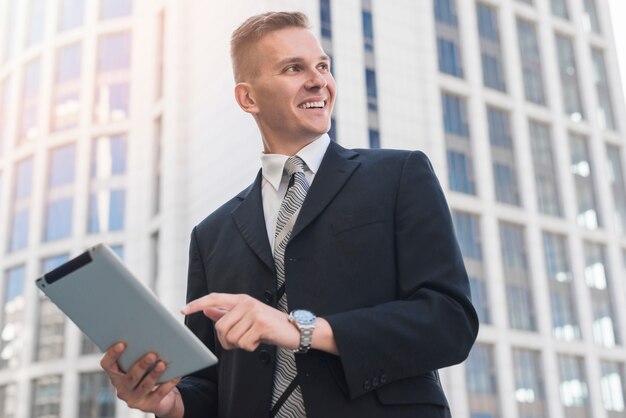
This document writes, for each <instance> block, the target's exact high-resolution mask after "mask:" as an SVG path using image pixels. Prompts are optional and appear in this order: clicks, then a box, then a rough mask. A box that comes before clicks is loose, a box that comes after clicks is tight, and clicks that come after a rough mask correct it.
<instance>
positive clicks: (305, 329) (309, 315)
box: [289, 309, 317, 354]
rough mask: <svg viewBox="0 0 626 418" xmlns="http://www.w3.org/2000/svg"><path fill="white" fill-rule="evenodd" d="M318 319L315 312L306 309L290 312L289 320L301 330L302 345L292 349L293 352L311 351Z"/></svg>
mask: <svg viewBox="0 0 626 418" xmlns="http://www.w3.org/2000/svg"><path fill="white" fill-rule="evenodd" d="M316 320H317V317H316V316H315V314H314V313H313V312H310V311H307V310H304V309H296V310H295V311H291V313H290V314H289V322H291V323H292V324H294V325H295V326H296V328H298V331H300V346H299V347H298V348H296V349H295V350H291V351H292V352H294V353H298V354H304V353H306V352H308V351H309V348H311V340H312V339H313V330H314V329H315V321H316Z"/></svg>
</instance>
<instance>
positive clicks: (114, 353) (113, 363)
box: [100, 341, 126, 372]
mask: <svg viewBox="0 0 626 418" xmlns="http://www.w3.org/2000/svg"><path fill="white" fill-rule="evenodd" d="M125 349H126V344H124V343H123V342H121V341H120V342H117V343H115V344H113V345H112V346H111V347H109V349H108V350H107V351H106V352H105V353H104V356H102V359H101V360H100V367H102V368H103V369H104V370H106V371H113V372H119V371H120V369H119V367H118V366H117V360H118V359H119V358H120V356H121V355H122V353H123V352H124V350H125Z"/></svg>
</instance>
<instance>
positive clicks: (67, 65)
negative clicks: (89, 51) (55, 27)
mask: <svg viewBox="0 0 626 418" xmlns="http://www.w3.org/2000/svg"><path fill="white" fill-rule="evenodd" d="M80 68H81V48H80V44H79V43H75V44H71V45H68V46H65V47H63V48H61V49H60V50H59V51H58V53H57V63H56V71H55V80H54V81H55V83H54V87H53V89H54V92H53V98H52V124H51V125H52V126H51V129H52V130H53V131H55V130H63V129H70V128H75V127H77V126H78V120H79V110H80Z"/></svg>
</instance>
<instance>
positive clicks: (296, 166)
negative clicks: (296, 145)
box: [284, 155, 305, 177]
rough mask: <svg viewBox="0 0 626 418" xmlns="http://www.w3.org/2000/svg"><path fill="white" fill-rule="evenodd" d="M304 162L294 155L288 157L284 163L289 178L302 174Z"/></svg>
mask: <svg viewBox="0 0 626 418" xmlns="http://www.w3.org/2000/svg"><path fill="white" fill-rule="evenodd" d="M304 167H305V164H304V161H302V158H300V157H298V156H297V155H294V156H293V157H289V158H288V159H287V162H286V163H285V169H284V170H285V171H286V172H287V175H288V176H289V177H291V176H293V175H294V174H295V173H304Z"/></svg>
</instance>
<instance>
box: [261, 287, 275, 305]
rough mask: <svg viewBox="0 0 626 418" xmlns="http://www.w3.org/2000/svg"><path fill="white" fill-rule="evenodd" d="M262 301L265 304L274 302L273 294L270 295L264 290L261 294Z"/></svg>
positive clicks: (269, 292) (269, 291) (270, 292)
mask: <svg viewBox="0 0 626 418" xmlns="http://www.w3.org/2000/svg"><path fill="white" fill-rule="evenodd" d="M263 299H264V300H265V302H267V303H272V301H273V300H274V293H272V291H271V290H266V291H265V292H264V293H263Z"/></svg>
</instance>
